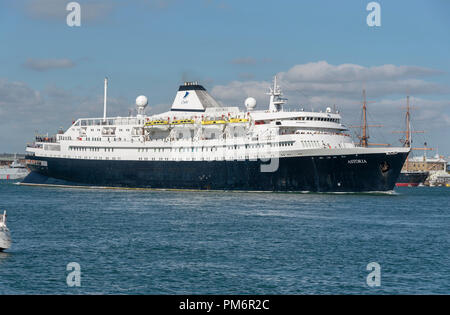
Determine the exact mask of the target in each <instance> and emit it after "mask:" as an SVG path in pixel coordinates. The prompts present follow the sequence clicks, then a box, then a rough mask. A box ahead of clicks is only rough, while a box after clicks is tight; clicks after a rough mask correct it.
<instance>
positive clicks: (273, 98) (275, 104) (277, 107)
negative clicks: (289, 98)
mask: <svg viewBox="0 0 450 315" xmlns="http://www.w3.org/2000/svg"><path fill="white" fill-rule="evenodd" d="M266 94H267V95H270V103H269V110H270V111H271V112H279V111H282V110H283V104H285V103H286V99H285V98H282V97H281V96H283V93H281V89H280V87H279V86H278V84H277V76H275V77H274V79H273V87H271V88H270V92H269V93H266Z"/></svg>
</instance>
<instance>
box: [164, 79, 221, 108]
mask: <svg viewBox="0 0 450 315" xmlns="http://www.w3.org/2000/svg"><path fill="white" fill-rule="evenodd" d="M218 107H221V106H220V104H219V103H218V102H217V101H216V100H215V99H214V98H213V97H212V96H211V95H209V93H208V92H207V91H206V89H205V88H204V87H203V86H201V85H199V84H198V82H185V83H184V84H183V85H181V86H180V88H179V89H178V92H177V95H176V96H175V100H174V101H173V104H172V109H171V110H172V111H179V112H180V111H181V112H204V111H205V110H206V109H207V108H218Z"/></svg>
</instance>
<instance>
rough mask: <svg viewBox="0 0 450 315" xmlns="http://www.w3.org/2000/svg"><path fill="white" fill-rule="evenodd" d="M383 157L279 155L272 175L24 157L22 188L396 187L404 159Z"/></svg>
mask: <svg viewBox="0 0 450 315" xmlns="http://www.w3.org/2000/svg"><path fill="white" fill-rule="evenodd" d="M406 154H407V153H404V152H399V153H397V154H392V155H387V154H385V153H371V154H358V155H356V154H355V155H348V154H347V155H323V156H296V157H283V158H280V159H279V160H278V167H277V168H276V169H275V171H273V172H262V171H261V167H264V166H262V165H264V164H267V163H264V162H261V161H260V160H257V161H249V160H244V161H122V160H84V159H67V158H51V157H38V156H28V157H27V159H29V160H31V161H30V163H29V165H28V166H29V167H30V169H31V170H32V172H31V173H30V175H28V176H27V177H26V178H25V179H24V181H23V182H22V183H23V184H44V185H74V186H78V185H81V186H99V187H126V188H155V189H195V190H241V191H293V192H304V191H309V192H368V191H390V190H393V189H394V186H395V183H396V181H397V178H398V175H399V173H400V171H401V168H402V166H403V163H404V161H405V159H406Z"/></svg>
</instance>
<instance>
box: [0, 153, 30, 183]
mask: <svg viewBox="0 0 450 315" xmlns="http://www.w3.org/2000/svg"><path fill="white" fill-rule="evenodd" d="M29 173H30V172H29V171H28V169H27V168H26V166H25V165H23V164H21V163H19V161H18V160H17V158H16V157H14V161H13V162H12V163H11V165H9V166H5V167H1V168H0V179H6V180H16V179H23V178H25V177H26V176H27V175H28V174H29Z"/></svg>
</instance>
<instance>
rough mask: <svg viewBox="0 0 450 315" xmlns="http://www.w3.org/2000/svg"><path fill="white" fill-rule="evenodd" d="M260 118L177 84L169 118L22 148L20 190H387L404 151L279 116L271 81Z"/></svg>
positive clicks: (335, 116)
mask: <svg viewBox="0 0 450 315" xmlns="http://www.w3.org/2000/svg"><path fill="white" fill-rule="evenodd" d="M268 96H269V104H268V107H267V109H265V108H262V109H257V108H256V105H257V104H256V100H255V99H254V98H252V97H249V98H247V99H246V100H245V102H244V106H245V110H242V109H240V108H239V107H238V106H222V105H221V104H220V103H219V102H217V101H216V100H215V99H214V98H213V97H212V96H211V95H210V94H209V93H208V92H207V90H206V89H205V88H204V87H203V86H202V85H200V84H199V83H198V82H185V83H184V84H182V85H181V86H180V87H179V88H178V91H177V93H176V95H175V98H174V101H173V103H172V107H171V109H170V110H169V111H167V112H163V113H159V114H153V115H147V114H146V107H147V105H148V99H147V97H145V96H139V97H138V98H137V99H136V108H137V114H136V116H130V117H107V115H106V113H107V104H106V83H105V101H104V104H103V105H104V111H103V112H104V115H103V117H102V118H80V119H78V120H76V121H75V122H74V123H73V124H72V125H71V126H70V127H69V128H68V129H67V130H66V131H65V132H63V131H61V132H60V133H58V134H57V135H55V136H53V137H36V138H35V141H34V142H33V143H32V144H30V145H28V146H27V153H28V155H27V159H28V166H29V167H30V168H31V170H32V172H31V173H30V175H28V176H27V177H26V178H25V180H24V181H23V182H22V183H23V184H28V185H37V184H44V185H84V186H100V187H132V188H152V189H192V190H245V191H294V192H304V191H311V192H366V191H389V190H392V189H393V188H394V186H395V182H396V180H397V178H398V175H399V173H400V170H401V168H402V165H403V164H404V162H405V159H406V156H407V155H408V153H409V151H410V148H409V147H398V148H394V147H384V148H370V147H364V146H362V147H361V146H359V145H358V144H355V143H354V142H353V139H352V137H351V136H350V134H349V131H348V128H347V127H346V126H345V125H344V124H343V123H342V120H341V119H342V118H341V115H340V114H339V112H338V111H335V110H334V111H333V110H332V109H331V108H330V107H327V108H325V109H324V110H322V111H319V112H315V111H304V110H303V109H299V110H293V111H287V110H285V109H284V104H285V103H286V101H287V100H286V99H285V98H282V96H283V94H282V92H281V88H280V86H279V84H278V80H277V78H276V77H275V78H274V80H273V84H272V86H271V87H270V89H269V92H268Z"/></svg>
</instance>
